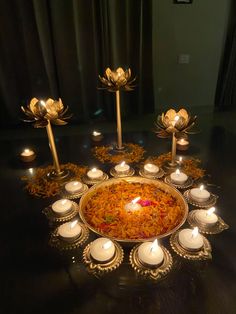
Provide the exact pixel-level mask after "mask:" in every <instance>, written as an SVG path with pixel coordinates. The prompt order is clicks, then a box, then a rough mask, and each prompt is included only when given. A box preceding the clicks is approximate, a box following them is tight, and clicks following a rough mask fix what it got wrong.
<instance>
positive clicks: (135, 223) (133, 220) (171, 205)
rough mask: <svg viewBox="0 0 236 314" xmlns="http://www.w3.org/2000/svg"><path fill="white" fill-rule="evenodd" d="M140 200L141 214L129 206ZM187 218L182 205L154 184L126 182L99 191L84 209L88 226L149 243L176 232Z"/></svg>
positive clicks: (106, 233) (116, 236)
mask: <svg viewBox="0 0 236 314" xmlns="http://www.w3.org/2000/svg"><path fill="white" fill-rule="evenodd" d="M138 196H140V197H141V199H140V201H139V202H138V203H139V204H140V205H141V206H142V207H141V209H139V210H135V211H127V210H126V209H125V205H126V204H127V203H130V202H131V201H132V200H133V199H135V198H136V197H138ZM183 216H184V210H183V207H182V206H181V204H180V202H179V201H178V200H177V199H176V198H175V197H173V196H172V195H171V194H170V193H167V192H164V191H163V190H161V189H159V188H158V187H157V186H156V185H154V184H142V183H128V182H122V183H118V184H113V185H110V186H106V187H101V188H98V189H97V190H96V192H95V193H94V194H93V195H92V197H91V198H90V200H89V201H88V203H87V205H86V207H85V209H84V217H85V219H86V221H87V223H88V224H89V225H90V226H91V227H93V228H94V229H96V230H97V231H98V232H100V233H102V234H104V235H106V236H109V237H113V238H117V239H130V240H132V239H133V240H134V239H146V238H152V237H155V236H158V235H161V234H163V233H166V232H168V231H170V230H172V229H173V228H174V227H175V226H177V225H178V224H179V223H180V222H181V220H182V219H183Z"/></svg>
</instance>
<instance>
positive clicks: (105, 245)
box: [102, 240, 112, 250]
mask: <svg viewBox="0 0 236 314" xmlns="http://www.w3.org/2000/svg"><path fill="white" fill-rule="evenodd" d="M111 246H112V242H111V240H109V241H107V242H106V243H104V244H103V246H102V248H103V249H104V250H108V249H109V248H110V247H111Z"/></svg>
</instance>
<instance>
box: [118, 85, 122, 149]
mask: <svg viewBox="0 0 236 314" xmlns="http://www.w3.org/2000/svg"><path fill="white" fill-rule="evenodd" d="M116 121H117V148H118V149H122V148H123V146H122V129H121V115H120V91H119V90H117V91H116Z"/></svg>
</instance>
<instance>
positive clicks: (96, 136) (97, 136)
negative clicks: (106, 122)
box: [92, 131, 103, 142]
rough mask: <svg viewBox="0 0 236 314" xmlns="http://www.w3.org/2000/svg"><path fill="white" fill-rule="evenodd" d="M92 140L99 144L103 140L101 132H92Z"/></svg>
mask: <svg viewBox="0 0 236 314" xmlns="http://www.w3.org/2000/svg"><path fill="white" fill-rule="evenodd" d="M92 139H93V141H95V142H99V141H101V140H102V139H103V135H102V133H101V132H98V131H93V133H92Z"/></svg>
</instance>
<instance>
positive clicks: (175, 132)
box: [156, 109, 197, 167]
mask: <svg viewBox="0 0 236 314" xmlns="http://www.w3.org/2000/svg"><path fill="white" fill-rule="evenodd" d="M196 119H197V116H193V117H192V116H191V115H190V114H189V113H188V112H187V111H186V110H185V109H180V110H179V111H178V112H176V111H175V110H174V109H169V110H168V111H167V112H166V113H162V115H160V116H158V117H157V122H156V128H157V130H156V133H157V136H158V137H161V138H167V137H170V136H172V157H171V163H170V166H171V167H175V166H176V161H175V156H176V137H182V136H184V135H185V134H194V133H195V132H193V131H191V129H192V128H193V127H194V126H195V122H196Z"/></svg>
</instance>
